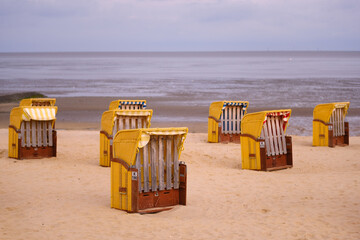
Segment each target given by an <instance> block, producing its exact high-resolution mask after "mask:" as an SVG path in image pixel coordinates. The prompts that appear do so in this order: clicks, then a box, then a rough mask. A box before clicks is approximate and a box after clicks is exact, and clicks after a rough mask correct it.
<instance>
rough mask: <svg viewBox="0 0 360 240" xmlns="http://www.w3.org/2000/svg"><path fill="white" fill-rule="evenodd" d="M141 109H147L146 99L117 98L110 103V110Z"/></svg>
mask: <svg viewBox="0 0 360 240" xmlns="http://www.w3.org/2000/svg"><path fill="white" fill-rule="evenodd" d="M114 109H120V110H141V109H146V100H115V101H112V102H111V103H110V105H109V110H114Z"/></svg>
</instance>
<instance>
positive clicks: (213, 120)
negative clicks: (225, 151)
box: [208, 101, 249, 143]
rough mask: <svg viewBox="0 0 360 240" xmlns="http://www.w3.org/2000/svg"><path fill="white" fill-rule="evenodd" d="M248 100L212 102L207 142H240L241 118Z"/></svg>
mask: <svg viewBox="0 0 360 240" xmlns="http://www.w3.org/2000/svg"><path fill="white" fill-rule="evenodd" d="M248 106H249V102H247V101H221V102H213V103H211V105H210V108H209V117H208V142H213V143H217V142H236V143H239V142H240V133H241V119H242V118H243V116H244V115H245V114H246V111H247V107H248Z"/></svg>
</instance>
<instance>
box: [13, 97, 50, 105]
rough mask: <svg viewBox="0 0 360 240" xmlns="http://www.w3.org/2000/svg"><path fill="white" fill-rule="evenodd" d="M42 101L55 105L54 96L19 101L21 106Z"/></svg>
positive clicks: (37, 103)
mask: <svg viewBox="0 0 360 240" xmlns="http://www.w3.org/2000/svg"><path fill="white" fill-rule="evenodd" d="M43 103H49V105H50V106H55V103H56V99H55V98H27V99H23V100H21V101H20V105H19V106H20V107H22V106H24V107H25V106H34V105H42V104H43Z"/></svg>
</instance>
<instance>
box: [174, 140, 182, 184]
mask: <svg viewBox="0 0 360 240" xmlns="http://www.w3.org/2000/svg"><path fill="white" fill-rule="evenodd" d="M180 138H181V137H180V136H174V152H173V153H174V156H173V157H174V189H178V188H179V152H178V145H179V141H180Z"/></svg>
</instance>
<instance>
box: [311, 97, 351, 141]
mask: <svg viewBox="0 0 360 240" xmlns="http://www.w3.org/2000/svg"><path fill="white" fill-rule="evenodd" d="M349 106H350V102H335V103H325V104H319V105H317V106H316V107H315V108H314V113H313V116H314V119H313V146H329V147H335V145H342V146H345V145H349V123H348V122H345V116H346V114H347V111H348V109H349Z"/></svg>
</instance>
